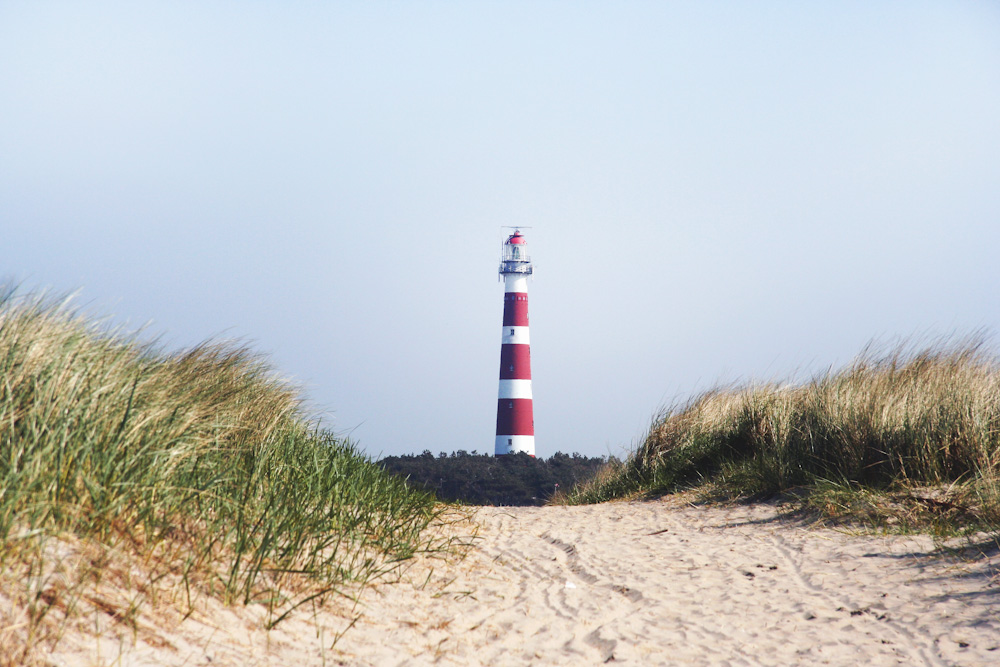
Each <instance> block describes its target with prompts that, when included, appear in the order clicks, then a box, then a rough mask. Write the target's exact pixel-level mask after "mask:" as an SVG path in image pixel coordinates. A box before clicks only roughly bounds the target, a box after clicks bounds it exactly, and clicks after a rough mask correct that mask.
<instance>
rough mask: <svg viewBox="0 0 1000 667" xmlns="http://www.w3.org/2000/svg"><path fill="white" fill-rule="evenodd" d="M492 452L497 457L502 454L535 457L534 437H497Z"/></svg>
mask: <svg viewBox="0 0 1000 667" xmlns="http://www.w3.org/2000/svg"><path fill="white" fill-rule="evenodd" d="M494 452H495V454H496V455H497V456H502V455H504V454H517V453H518V452H524V453H525V454H530V455H531V456H534V455H535V436H533V435H498V436H497V442H496V448H495V449H494Z"/></svg>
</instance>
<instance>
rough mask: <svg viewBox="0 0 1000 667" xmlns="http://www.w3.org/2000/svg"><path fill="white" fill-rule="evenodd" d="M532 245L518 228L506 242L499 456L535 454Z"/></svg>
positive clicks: (502, 260)
mask: <svg viewBox="0 0 1000 667" xmlns="http://www.w3.org/2000/svg"><path fill="white" fill-rule="evenodd" d="M531 271H532V267H531V260H530V259H529V258H528V247H527V244H526V243H525V242H524V236H522V235H521V232H520V231H518V230H515V231H514V233H513V234H511V235H510V236H509V237H507V240H506V241H504V244H503V251H502V254H501V257H500V275H501V276H503V282H504V295H503V334H502V336H501V343H500V390H499V397H498V399H497V433H496V448H495V450H494V451H495V452H496V455H497V456H500V455H502V454H515V453H517V452H524V453H526V454H530V455H531V456H534V455H535V418H534V412H533V408H532V402H531V401H532V399H531V348H530V343H529V340H528V276H530V275H531Z"/></svg>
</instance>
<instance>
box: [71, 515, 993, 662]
mask: <svg viewBox="0 0 1000 667" xmlns="http://www.w3.org/2000/svg"><path fill="white" fill-rule="evenodd" d="M779 517H780V512H779V510H778V509H777V508H775V507H773V506H770V505H754V506H735V507H694V506H689V505H684V504H682V503H680V502H678V501H677V500H676V499H674V500H664V501H654V502H636V503H609V504H604V505H593V506H584V507H547V508H484V509H482V510H480V511H479V512H478V514H477V521H478V522H479V523H480V524H481V526H482V528H481V533H480V534H481V537H482V539H481V540H480V541H479V542H478V545H477V547H476V548H475V549H473V550H472V551H471V552H470V553H469V555H468V556H467V557H466V558H465V559H464V560H463V561H461V562H447V563H446V562H442V561H440V560H425V561H422V562H420V563H418V564H416V565H414V566H413V567H412V568H411V569H410V570H409V571H408V572H407V574H406V576H405V577H404V580H403V581H401V582H399V583H395V584H391V585H382V586H379V587H378V588H377V589H375V590H372V591H369V592H367V593H366V594H365V595H364V596H363V598H362V600H361V602H360V604H359V605H358V606H357V607H355V608H353V609H352V607H351V606H349V605H342V606H340V607H338V608H337V609H329V608H328V609H325V610H322V611H318V612H316V613H310V612H307V611H303V613H301V614H299V615H298V616H297V617H295V618H293V619H291V620H290V621H287V622H285V623H283V624H282V625H280V626H278V628H277V629H276V630H274V631H272V632H270V633H266V632H264V631H263V630H261V629H260V625H259V622H257V620H256V617H255V616H254V613H255V612H254V611H253V610H252V609H250V610H247V609H240V608H236V609H223V608H221V607H218V606H217V605H209V606H206V607H205V608H204V609H202V610H201V611H200V612H199V613H198V614H195V615H194V616H193V617H191V618H188V619H187V620H185V621H183V622H180V621H178V622H177V624H176V626H173V627H169V628H168V627H163V626H162V625H161V627H160V628H159V630H158V634H157V633H154V634H155V636H156V639H151V638H150V637H151V636H150V634H149V633H148V632H146V633H144V632H140V633H139V634H138V635H136V636H133V637H132V638H131V639H129V638H128V637H126V638H125V639H124V640H123V641H120V642H117V643H116V642H114V641H112V640H111V638H110V637H109V636H105V637H104V638H103V641H104V644H103V655H101V656H98V655H96V654H95V648H97V647H96V644H95V643H94V642H95V640H94V639H93V638H89V639H88V638H85V637H74V638H69V639H71V640H72V641H70V642H68V644H67V645H66V646H65V647H64V650H63V651H61V652H60V655H55V656H52V657H53V661H54V662H55V663H56V664H94V663H96V662H107V663H111V662H112V661H113V659H117V660H120V663H119V664H125V665H145V664H150V665H152V664H157V665H160V664H177V665H181V664H184V665H207V664H212V665H219V664H224V665H228V664H232V665H283V666H288V665H295V666H296V667H297V666H299V665H303V666H304V665H322V664H326V665H333V664H343V665H379V666H381V665H430V664H439V665H596V664H603V663H614V664H618V663H625V664H632V665H688V664H693V665H859V664H864V665H928V666H936V665H997V664H1000V617H998V614H997V612H998V611H1000V595H998V591H1000V586H998V582H997V581H996V580H995V577H996V573H997V566H998V565H1000V557H997V556H996V555H986V556H981V557H978V558H975V559H967V560H962V559H958V558H946V557H942V556H941V555H940V554H939V553H935V552H934V548H933V547H934V545H933V543H932V541H931V540H930V539H929V538H927V537H921V536H916V537H914V536H871V535H856V534H849V533H847V532H844V531H836V530H832V529H828V528H823V529H819V528H811V527H808V526H804V525H801V524H798V523H795V522H790V521H785V520H781V519H780V518H779ZM352 621H353V622H354V623H353V627H351V628H350V630H349V631H348V632H347V633H346V634H345V635H344V636H343V637H341V638H340V639H339V640H338V641H337V643H336V647H335V648H333V649H330V648H329V645H330V644H331V643H332V642H333V639H334V638H335V637H336V635H337V634H338V633H339V632H342V631H343V630H344V629H345V628H346V627H347V626H348V625H349V624H350V623H351V622H352Z"/></svg>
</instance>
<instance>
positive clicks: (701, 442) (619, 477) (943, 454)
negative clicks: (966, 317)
mask: <svg viewBox="0 0 1000 667" xmlns="http://www.w3.org/2000/svg"><path fill="white" fill-rule="evenodd" d="M693 486H699V487H701V488H703V489H706V490H709V491H711V492H712V493H716V494H719V493H721V494H722V495H724V496H727V497H747V496H757V497H760V496H763V495H770V494H775V493H779V492H788V491H792V492H794V493H796V494H798V495H799V496H800V497H802V498H804V500H805V502H806V504H807V505H812V506H814V507H816V508H818V509H820V510H822V511H824V512H825V513H827V514H832V515H844V516H852V517H855V518H857V517H862V518H864V517H870V518H875V519H878V518H881V519H885V518H887V517H888V518H889V519H890V523H892V522H902V523H915V524H923V525H926V524H927V523H928V522H930V523H936V522H940V523H941V525H942V526H945V527H947V526H951V527H954V526H965V527H966V528H971V529H984V528H985V529H988V530H997V529H998V528H1000V364H998V360H997V358H996V357H995V355H994V354H992V353H991V352H990V351H989V349H988V347H987V346H986V345H985V344H984V342H983V340H982V339H981V338H973V339H966V340H962V341H958V342H955V341H944V342H941V343H939V344H936V345H931V346H928V347H924V348H913V347H912V346H906V345H901V346H898V347H896V348H894V349H891V350H889V351H888V352H882V353H880V352H879V351H878V350H876V349H874V348H873V347H871V346H870V347H869V348H868V349H866V350H865V351H864V352H863V353H862V354H861V355H860V356H859V357H858V358H857V359H856V360H855V361H854V362H853V363H851V364H850V365H848V366H847V367H846V368H843V369H840V370H836V371H833V370H831V371H829V372H827V373H825V374H822V375H820V376H818V377H816V378H814V379H813V380H811V381H809V382H806V383H804V384H798V385H793V384H757V383H748V384H745V385H743V386H734V387H727V388H721V389H715V390H712V391H709V392H706V393H704V394H702V395H700V396H697V397H696V398H694V399H693V400H691V401H690V402H689V403H687V404H685V405H682V406H679V407H675V408H670V409H667V410H665V411H663V412H662V413H661V414H659V415H658V416H656V417H655V418H654V420H653V422H652V425H651V426H650V429H649V431H648V433H647V435H646V436H645V438H644V440H643V442H642V443H641V444H640V445H639V447H638V448H637V449H636V450H635V451H634V453H633V454H632V455H631V456H630V457H628V458H627V460H626V461H625V462H624V463H622V464H619V465H611V466H609V467H607V468H605V469H604V470H603V471H601V473H600V474H598V476H597V477H596V478H595V479H593V480H591V481H590V482H588V483H586V484H583V485H581V486H579V487H577V488H575V489H574V490H572V491H571V492H570V493H569V494H567V496H566V497H565V498H563V500H564V501H565V502H573V503H582V502H599V501H603V500H609V499H613V498H622V497H626V496H630V495H635V494H642V493H645V494H657V493H664V492H671V491H676V490H680V489H685V488H689V487H693Z"/></svg>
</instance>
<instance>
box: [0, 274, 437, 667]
mask: <svg viewBox="0 0 1000 667" xmlns="http://www.w3.org/2000/svg"><path fill="white" fill-rule="evenodd" d="M447 512H448V508H447V507H446V506H443V505H441V504H440V503H438V502H437V501H436V500H435V498H434V497H433V496H432V495H429V494H426V493H422V492H419V491H416V490H414V489H412V488H410V487H408V486H407V484H406V483H405V482H404V481H402V480H400V479H397V478H394V477H391V476H389V475H387V474H385V473H384V472H383V471H382V470H381V469H380V468H379V467H378V466H376V465H375V464H373V463H372V462H371V461H369V460H368V459H367V458H365V457H363V456H362V455H360V454H359V452H358V451H357V450H356V449H355V448H354V447H353V446H352V445H351V443H349V442H347V441H344V440H342V439H340V438H337V437H335V436H334V435H332V434H330V433H329V432H326V431H324V430H322V429H320V428H319V427H317V426H316V425H315V424H313V423H311V422H310V421H309V420H308V419H307V418H306V417H305V416H304V415H303V412H302V405H301V402H300V399H299V398H298V396H297V394H296V392H295V391H294V389H293V388H291V387H290V386H289V385H288V384H286V383H285V382H283V381H281V380H280V379H278V378H277V377H276V376H275V375H274V373H273V372H272V370H271V369H270V368H269V367H268V365H267V364H266V363H265V362H264V361H263V360H262V359H261V358H260V357H258V356H256V355H254V354H253V353H252V352H251V351H249V350H247V349H246V348H243V347H237V346H231V345H225V344H212V343H210V344H204V345H200V346H198V347H195V348H193V349H190V350H186V351H182V352H178V353H169V352H166V351H164V350H162V349H160V348H159V347H157V346H156V345H155V344H151V343H144V342H140V341H139V340H137V339H136V338H135V337H134V336H129V335H123V334H121V333H120V332H116V331H112V330H108V329H107V328H106V327H102V326H100V325H98V324H95V323H93V322H92V321H90V320H88V319H87V318H85V317H83V316H82V315H80V314H79V313H78V312H75V311H74V310H73V309H72V308H70V307H68V306H67V305H66V304H65V303H58V302H55V301H53V300H51V299H47V298H44V297H39V296H34V295H27V296H21V295H17V294H16V293H15V292H13V291H12V290H10V289H7V290H5V291H4V292H3V293H2V294H0V580H2V582H3V589H4V593H3V596H6V598H7V600H8V602H9V603H10V607H9V608H10V609H13V610H15V611H12V612H10V613H15V612H16V610H18V609H20V610H22V611H23V613H24V615H25V617H24V618H0V634H2V633H3V632H11V633H13V634H12V635H11V636H0V644H2V645H4V646H12V645H20V646H21V647H22V648H23V649H24V651H28V650H29V649H30V647H31V646H32V645H33V643H35V642H36V641H37V640H38V638H39V637H40V636H41V635H40V633H41V631H42V629H44V627H45V624H44V623H43V619H44V617H45V616H46V615H47V614H49V613H50V612H52V611H53V610H56V611H57V612H58V613H57V614H55V615H57V616H59V617H60V618H62V619H63V621H62V622H63V623H64V622H66V621H65V619H67V618H69V617H71V616H72V615H73V610H74V608H75V606H76V604H77V602H79V600H80V597H81V595H83V593H82V591H83V590H84V588H85V587H86V586H91V585H96V584H97V583H99V581H100V579H101V578H102V577H103V576H105V574H106V573H107V572H108V571H109V569H108V566H107V563H108V562H110V561H112V560H114V559H115V558H118V557H119V556H120V555H121V554H127V555H129V556H130V557H132V558H133V560H134V561H136V562H140V563H141V564H142V566H143V572H142V575H141V576H140V577H139V579H141V581H138V580H136V579H135V576H134V575H132V574H129V575H128V578H129V580H130V582H131V583H128V582H126V583H128V586H126V587H131V588H134V589H135V590H137V591H138V593H136V595H135V596H133V599H132V601H131V602H130V603H129V604H128V605H126V608H124V609H116V610H115V614H113V616H114V617H115V618H116V619H128V618H129V617H130V615H131V616H133V617H134V614H135V611H136V609H137V607H138V605H140V604H141V602H142V601H144V600H146V599H148V598H150V597H151V596H154V595H155V594H156V591H157V590H160V589H161V588H162V587H163V586H166V585H167V584H168V582H169V583H170V586H172V589H171V590H172V591H173V592H174V593H176V591H177V590H181V591H183V595H186V596H188V597H189V598H190V597H191V596H193V595H197V594H204V595H213V596H218V597H221V598H223V599H224V600H226V601H227V602H229V603H240V604H248V603H253V602H259V603H263V604H265V605H267V607H268V609H269V610H270V612H271V615H270V618H271V622H272V623H276V622H278V621H279V620H281V619H282V618H284V617H285V615H286V614H287V613H288V612H289V611H290V610H291V609H293V608H295V607H296V606H297V605H299V604H302V603H303V602H305V601H314V600H316V599H318V598H322V597H323V596H326V595H332V594H338V593H341V592H343V591H345V590H346V591H349V590H351V587H355V586H357V585H359V584H364V583H366V582H369V581H372V580H373V579H374V578H376V577H378V576H380V575H382V574H384V573H386V572H388V571H389V570H392V569H393V568H394V567H397V565H398V563H399V562H401V561H403V560H405V559H407V558H410V557H411V556H412V555H413V554H415V553H418V552H424V551H429V550H435V549H442V548H448V546H449V541H448V538H442V537H434V535H439V536H440V535H441V533H440V532H436V531H433V530H432V531H428V530H427V529H428V528H429V527H431V526H432V525H435V524H440V523H441V522H442V521H444V520H445V518H444V515H445V514H446V513H447ZM73 545H78V546H79V545H83V546H79V548H78V549H77V548H76V547H74V546H73ZM69 552H72V553H69ZM85 552H86V553H89V554H90V555H89V556H87V557H86V558H84V556H82V555H80V554H83V553H85ZM67 553H69V555H67ZM73 554H76V555H73ZM95 554H96V555H95ZM88 559H89V560H88ZM84 561H86V563H84ZM81 563H83V564H84V565H86V567H83V568H82V569H81V567H78V566H80V564H81ZM123 576H124V575H123ZM303 579H305V580H308V581H309V582H311V583H310V584H309V585H308V586H306V587H303V585H302V583H301V582H302V581H303ZM122 585H123V586H124V585H125V583H123V584H122ZM3 596H0V597H3ZM0 601H2V600H0ZM109 613H110V612H109ZM0 616H2V614H0ZM12 628H13V629H12ZM50 630H51V628H50ZM49 635H50V636H51V635H52V633H51V632H49ZM50 638H51V637H50ZM25 655H27V653H23V655H21V657H20V658H18V657H17V656H16V655H14V657H11V658H10V660H11V661H12V664H13V663H15V662H16V661H17V660H19V659H26V658H24V656H25ZM0 662H2V661H0Z"/></svg>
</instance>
